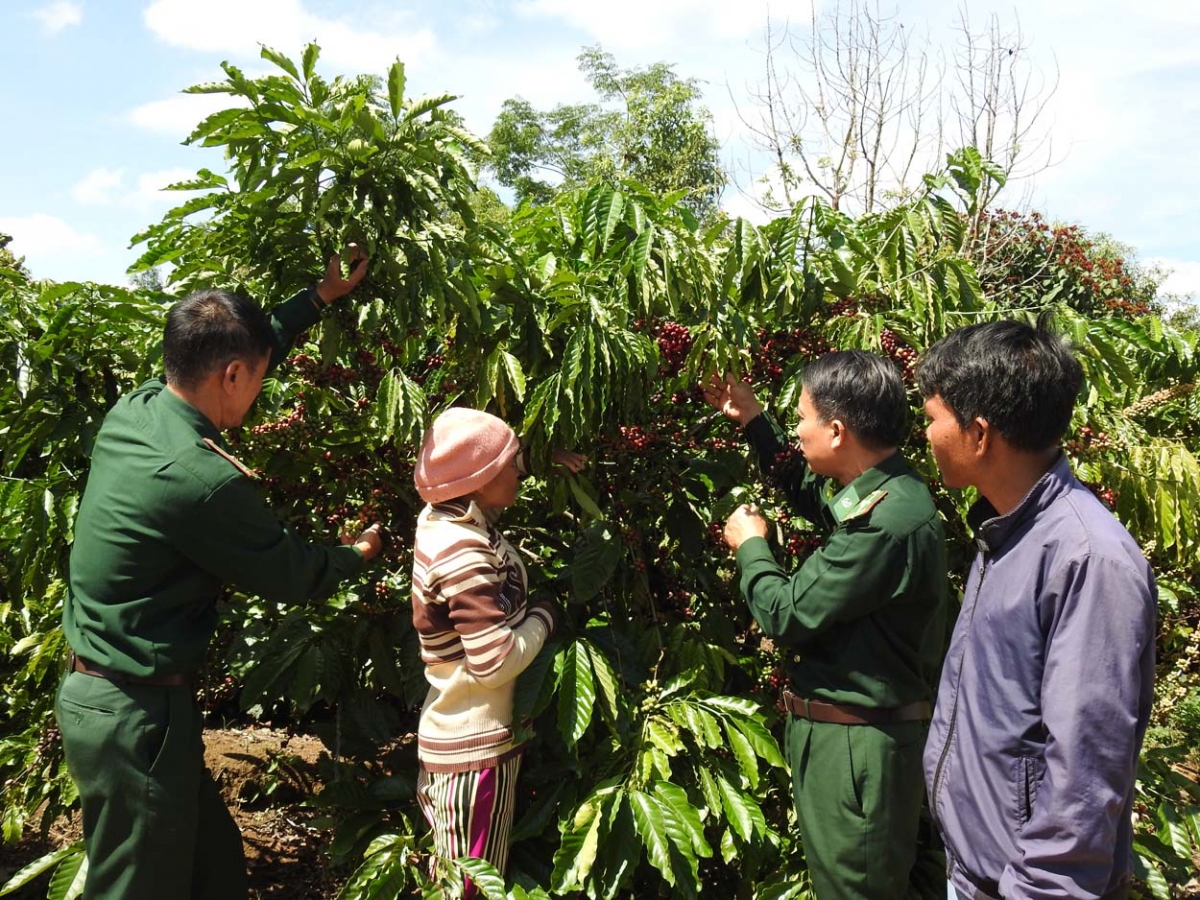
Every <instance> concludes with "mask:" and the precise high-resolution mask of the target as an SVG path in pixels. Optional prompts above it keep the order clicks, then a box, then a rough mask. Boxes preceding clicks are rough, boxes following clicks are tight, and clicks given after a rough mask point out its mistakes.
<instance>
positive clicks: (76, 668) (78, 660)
mask: <svg viewBox="0 0 1200 900" xmlns="http://www.w3.org/2000/svg"><path fill="white" fill-rule="evenodd" d="M68 668H69V669H70V670H71V671H72V672H82V673H83V674H84V675H91V676H92V677H93V678H105V679H107V680H109V681H111V682H112V683H113V684H144V685H147V686H148V687H191V686H192V685H193V684H194V683H195V674H194V673H191V672H187V673H181V674H177V675H150V676H148V677H145V678H143V677H141V676H138V675H128V674H126V673H125V672H116V671H114V670H112V669H110V668H108V666H102V665H100V664H99V663H93V662H88V661H87V660H85V659H84V658H83V657H81V656H76V655H75V654H74V653H72V654H71V661H70V663H69V664H68Z"/></svg>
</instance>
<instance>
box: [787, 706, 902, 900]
mask: <svg viewBox="0 0 1200 900" xmlns="http://www.w3.org/2000/svg"><path fill="white" fill-rule="evenodd" d="M925 733H926V725H925V723H924V722H895V723H889V724H887V725H833V724H829V723H825V722H810V721H809V720H807V719H801V718H796V717H795V716H789V717H788V723H787V735H786V740H787V750H788V760H789V762H790V764H791V767H792V796H793V799H794V800H795V802H796V814H797V819H798V820H799V825H800V837H801V839H802V840H803V842H804V855H805V859H806V860H807V861H808V869H809V873H810V875H811V876H812V883H813V892H814V894H815V895H816V900H901V898H903V897H904V896H905V895H906V893H907V892H908V881H909V871H910V870H911V869H912V867H913V862H914V860H915V859H916V855H917V830H918V823H919V820H920V816H921V801H922V799H923V797H924V794H925V778H924V773H923V770H922V767H921V755H922V751H923V749H924V746H925Z"/></svg>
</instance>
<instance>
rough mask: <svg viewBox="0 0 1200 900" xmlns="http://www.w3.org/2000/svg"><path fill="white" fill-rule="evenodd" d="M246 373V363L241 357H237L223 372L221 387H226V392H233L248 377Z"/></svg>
mask: <svg viewBox="0 0 1200 900" xmlns="http://www.w3.org/2000/svg"><path fill="white" fill-rule="evenodd" d="M246 374H247V369H246V364H245V363H244V362H242V361H241V360H240V359H235V360H234V361H233V362H231V363H230V364H229V365H227V366H226V367H225V369H224V371H223V372H222V373H221V387H222V388H224V389H225V392H226V393H231V392H233V391H234V390H236V389H237V388H238V387H239V386H240V385H241V382H242V381H244V380H245V379H246Z"/></svg>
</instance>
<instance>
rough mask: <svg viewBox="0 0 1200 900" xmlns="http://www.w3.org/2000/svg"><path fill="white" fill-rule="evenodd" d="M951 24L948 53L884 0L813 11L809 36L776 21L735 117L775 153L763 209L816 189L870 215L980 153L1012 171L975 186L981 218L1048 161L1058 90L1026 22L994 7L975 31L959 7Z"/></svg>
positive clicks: (847, 0) (846, 0)
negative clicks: (964, 156)
mask: <svg viewBox="0 0 1200 900" xmlns="http://www.w3.org/2000/svg"><path fill="white" fill-rule="evenodd" d="M955 31H956V33H957V36H958V40H957V43H956V46H955V47H954V48H952V49H946V48H943V47H939V46H936V45H933V44H931V42H930V39H929V38H928V36H926V37H924V38H922V37H920V36H919V34H918V33H917V32H916V31H915V30H914V28H913V27H912V24H911V23H909V24H908V25H906V24H905V22H904V21H902V20H901V18H900V13H899V11H898V10H897V11H896V12H893V13H886V12H884V11H883V10H882V9H881V7H880V4H879V0H842V2H839V3H836V4H834V5H833V6H832V7H821V8H820V9H818V7H817V6H815V5H814V7H813V11H812V18H811V20H810V22H809V25H808V28H807V30H806V31H798V30H796V29H795V28H793V27H792V26H791V24H790V23H788V22H784V23H783V25H782V26H780V25H777V24H775V23H768V25H767V28H766V31H765V33H764V35H763V50H762V53H763V78H762V80H761V81H760V82H759V83H758V84H757V85H755V86H752V87H750V88H749V89H748V90H749V95H750V99H749V102H748V103H745V104H741V107H740V113H739V114H740V116H741V119H742V122H743V124H745V126H746V127H747V128H748V129H749V131H750V134H751V135H752V138H753V141H754V143H755V145H756V146H757V148H758V149H759V150H760V151H765V152H766V154H767V155H768V157H769V159H770V160H771V165H770V168H769V169H768V171H767V172H766V173H765V174H764V175H763V176H762V181H764V182H765V183H766V185H767V186H768V188H769V190H768V191H767V193H766V195H765V198H764V200H763V202H764V204H765V205H766V206H767V207H768V208H770V209H774V210H779V209H787V208H790V207H791V206H793V205H794V204H795V203H796V202H797V201H798V200H799V199H800V198H801V197H803V196H805V195H807V194H816V195H818V196H821V197H823V198H824V199H825V200H827V201H828V202H829V203H830V204H831V205H832V206H833V207H834V208H835V209H844V210H846V211H847V212H851V213H860V212H871V211H873V210H875V209H877V208H879V207H880V205H881V204H883V205H888V204H889V203H894V202H895V201H896V200H897V199H899V198H902V197H904V196H907V195H908V194H910V193H911V192H913V191H914V190H917V189H918V187H919V182H920V179H921V176H922V175H923V174H924V173H925V172H927V171H932V170H933V169H935V168H938V167H939V166H940V162H941V159H942V158H943V156H944V154H945V153H946V151H948V150H950V149H953V148H962V147H973V148H975V149H976V150H978V151H979V153H980V156H981V157H982V158H983V159H986V160H989V161H991V162H992V163H993V164H994V165H995V166H996V168H997V169H998V171H999V172H1001V173H1002V174H1003V176H1004V177H1003V178H1001V179H998V180H984V181H982V182H981V183H980V184H979V185H978V189H979V190H980V191H982V193H981V195H980V196H979V197H978V198H976V200H975V203H974V204H973V205H974V206H975V207H976V208H977V210H978V211H979V213H980V214H981V213H982V212H983V211H984V210H985V209H987V208H988V207H989V206H990V205H991V202H992V200H994V198H995V194H996V192H998V191H999V189H1000V188H1001V187H1002V186H1003V185H1004V184H1005V182H1006V181H1011V180H1013V179H1016V178H1020V177H1022V176H1025V175H1028V174H1031V173H1032V172H1035V171H1039V170H1040V169H1041V168H1043V167H1044V166H1045V165H1047V164H1048V163H1049V138H1048V134H1047V133H1046V132H1045V130H1044V128H1043V123H1042V121H1041V117H1042V114H1043V112H1044V110H1045V107H1046V104H1047V102H1048V101H1049V99H1050V97H1051V96H1052V94H1053V92H1054V86H1055V85H1054V84H1049V83H1047V82H1045V81H1044V80H1043V79H1042V78H1041V76H1040V75H1039V73H1038V72H1037V71H1036V70H1035V69H1034V68H1033V66H1032V64H1031V61H1030V58H1029V52H1028V51H1029V46H1028V44H1027V43H1026V41H1025V39H1024V37H1023V35H1022V34H1021V31H1020V29H1019V27H1014V28H1011V29H1008V28H1005V27H1004V26H1002V24H1001V22H1000V20H999V18H998V17H997V16H995V15H992V16H990V17H989V18H988V20H987V24H986V26H985V27H984V28H983V29H982V30H981V31H979V30H975V29H973V27H972V25H971V23H970V20H969V18H968V15H967V12H966V9H965V7H964V8H963V9H962V10H961V11H960V14H959V21H958V23H957V25H956V28H955ZM735 102H736V98H735Z"/></svg>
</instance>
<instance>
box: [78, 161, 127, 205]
mask: <svg viewBox="0 0 1200 900" xmlns="http://www.w3.org/2000/svg"><path fill="white" fill-rule="evenodd" d="M124 176H125V172H124V170H123V169H115V170H114V169H93V170H92V171H90V172H88V173H87V175H85V176H84V177H83V179H82V180H81V181H79V182H78V183H77V184H76V185H75V186H74V187H73V188H71V196H72V197H74V198H75V200H76V201H77V202H79V203H94V204H100V205H104V204H108V203H111V202H112V198H113V194H114V192H115V191H116V190H117V189H118V188H120V187H121V182H122V180H123V179H124Z"/></svg>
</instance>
